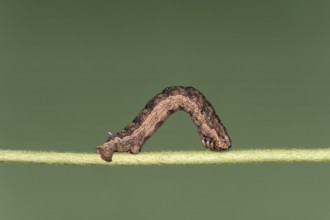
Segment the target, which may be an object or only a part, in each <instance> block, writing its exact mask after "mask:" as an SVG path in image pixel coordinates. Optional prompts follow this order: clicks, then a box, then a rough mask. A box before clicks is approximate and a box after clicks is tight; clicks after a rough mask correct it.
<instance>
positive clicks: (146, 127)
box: [97, 86, 231, 162]
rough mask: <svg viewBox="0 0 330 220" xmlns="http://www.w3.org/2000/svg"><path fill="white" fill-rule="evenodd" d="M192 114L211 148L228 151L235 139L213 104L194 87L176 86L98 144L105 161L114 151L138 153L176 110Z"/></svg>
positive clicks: (157, 96) (157, 97) (166, 89)
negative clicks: (118, 130) (228, 131)
mask: <svg viewBox="0 0 330 220" xmlns="http://www.w3.org/2000/svg"><path fill="white" fill-rule="evenodd" d="M179 110H183V111H185V112H187V113H189V114H190V116H191V118H192V120H193V122H194V123H195V125H196V126H197V128H198V135H199V137H200V138H201V140H202V144H203V145H204V146H205V147H206V148H209V149H211V150H226V149H229V148H230V147H231V140H230V137H229V136H228V133H227V131H226V128H225V127H224V126H223V124H222V123H221V121H220V119H219V117H218V116H217V114H216V113H215V110H214V108H213V107H212V105H211V104H210V103H209V102H208V101H207V100H206V98H205V96H204V95H203V94H202V93H201V92H200V91H198V90H197V89H195V88H193V87H183V86H172V87H167V88H165V89H164V90H163V91H162V92H161V93H159V94H157V95H156V96H154V97H153V98H152V99H151V100H150V101H149V102H148V103H147V104H146V106H145V107H144V108H143V109H142V111H141V112H140V113H139V114H138V115H137V116H136V117H135V119H134V120H133V121H132V122H131V123H129V124H128V125H127V126H126V127H125V128H124V129H123V130H122V131H120V132H118V133H115V134H112V133H111V132H109V138H108V140H107V141H106V142H105V143H104V144H103V145H101V146H99V147H97V152H98V153H100V155H101V157H102V159H103V160H105V161H108V162H110V161H111V160H112V155H113V153H114V152H130V153H132V154H137V153H139V152H140V151H141V148H142V146H143V145H144V143H145V142H146V141H147V140H148V139H149V138H150V137H151V135H152V134H153V133H155V131H156V130H157V129H158V128H159V127H160V126H161V125H162V124H163V123H164V122H165V120H166V119H167V118H168V117H169V116H170V115H171V114H173V113H174V112H176V111H179Z"/></svg>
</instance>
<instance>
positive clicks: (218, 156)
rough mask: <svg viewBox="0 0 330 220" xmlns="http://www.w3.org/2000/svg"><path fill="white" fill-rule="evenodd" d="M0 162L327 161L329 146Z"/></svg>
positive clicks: (34, 154) (56, 155) (17, 156)
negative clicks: (111, 159) (108, 160)
mask: <svg viewBox="0 0 330 220" xmlns="http://www.w3.org/2000/svg"><path fill="white" fill-rule="evenodd" d="M0 162H14V163H41V164H73V165H110V166H114V165H165V164H225V163H227V164H228V163H231V164H233V163H257V162H330V148H323V149H252V150H230V151H223V152H214V151H174V152H168V151H167V152H145V153H139V154H138V155H131V154H129V153H116V154H114V156H113V161H112V162H111V163H107V162H104V161H103V160H101V158H100V157H99V155H98V154H97V153H69V152H67V153H65V152H47V151H22V150H0Z"/></svg>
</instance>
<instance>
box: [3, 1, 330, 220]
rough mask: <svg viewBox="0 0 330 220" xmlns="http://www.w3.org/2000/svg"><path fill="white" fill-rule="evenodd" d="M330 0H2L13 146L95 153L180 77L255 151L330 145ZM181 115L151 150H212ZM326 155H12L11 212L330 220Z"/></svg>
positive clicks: (6, 171) (25, 215)
mask: <svg viewBox="0 0 330 220" xmlns="http://www.w3.org/2000/svg"><path fill="white" fill-rule="evenodd" d="M329 7H330V3H329V2H328V1H292V0H289V1H288V0H283V1H282V0H280V1H256V0H252V1H243V0H242V1H229V0H228V1H178V0H176V1H125V0H124V1H119V0H118V1H41V0H40V1H9V0H8V1H0V148H1V149H25V150H53V151H74V152H95V147H96V146H97V145H99V144H101V143H103V142H104V141H105V139H106V136H107V131H109V130H111V131H118V130H120V129H122V128H123V127H124V126H125V125H126V124H127V123H129V122H130V121H131V120H132V119H133V118H134V117H135V115H136V114H137V113H138V112H139V111H140V110H141V109H142V108H143V107H144V104H145V103H146V102H147V101H148V100H149V99H150V98H151V97H152V96H153V95H155V94H156V93H158V92H160V91H161V90H162V89H163V88H165V87H166V86H170V85H185V86H188V85H189V86H194V87H196V88H198V89H199V90H200V91H202V92H203V93H204V94H205V96H206V97H207V98H208V100H209V101H210V102H211V103H212V104H213V106H214V107H215V109H216V110H217V113H218V114H219V116H220V118H221V119H222V121H223V123H224V124H225V126H226V127H227V129H228V132H229V134H230V136H231V138H232V140H233V149H232V150H233V151H234V150H236V149H237V150H238V149H251V148H272V147H281V148H293V147H300V148H305V147H308V148H318V147H328V146H329V137H328V133H329V127H330V117H329V111H330V103H329V93H330V86H329V83H330V75H329V71H330V59H329V58H330V28H329V27H330V9H329ZM200 149H203V148H202V146H201V143H200V140H199V139H198V136H197V132H196V128H195V127H194V125H193V123H192V122H191V120H190V118H189V115H188V114H185V113H181V112H180V113H176V114H175V115H173V116H172V117H171V118H170V119H169V120H168V121H167V122H166V123H165V124H164V126H163V127H161V128H160V129H159V131H158V132H157V133H156V134H155V135H154V136H153V137H152V138H151V139H150V140H149V141H148V142H147V143H146V145H145V146H144V148H143V151H161V150H162V151H166V150H200ZM329 168H330V165H329V164H327V163H320V164H312V163H295V164H290V163H289V164H281V163H277V164H272V163H270V164H244V165H212V166H211V165H208V166H197V165H196V166H149V167H98V166H86V167H84V166H60V165H58V166H56V165H52V166H50V165H25V164H0V219H1V220H2V219H4V220H11V219H31V220H32V219H33V220H35V219H127V218H132V219H133V218H134V219H179V218H181V219H204V218H206V219H306V220H310V219H318V220H320V219H321V220H322V219H329V218H330V193H329V185H330V175H329V170H330V169H329Z"/></svg>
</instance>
